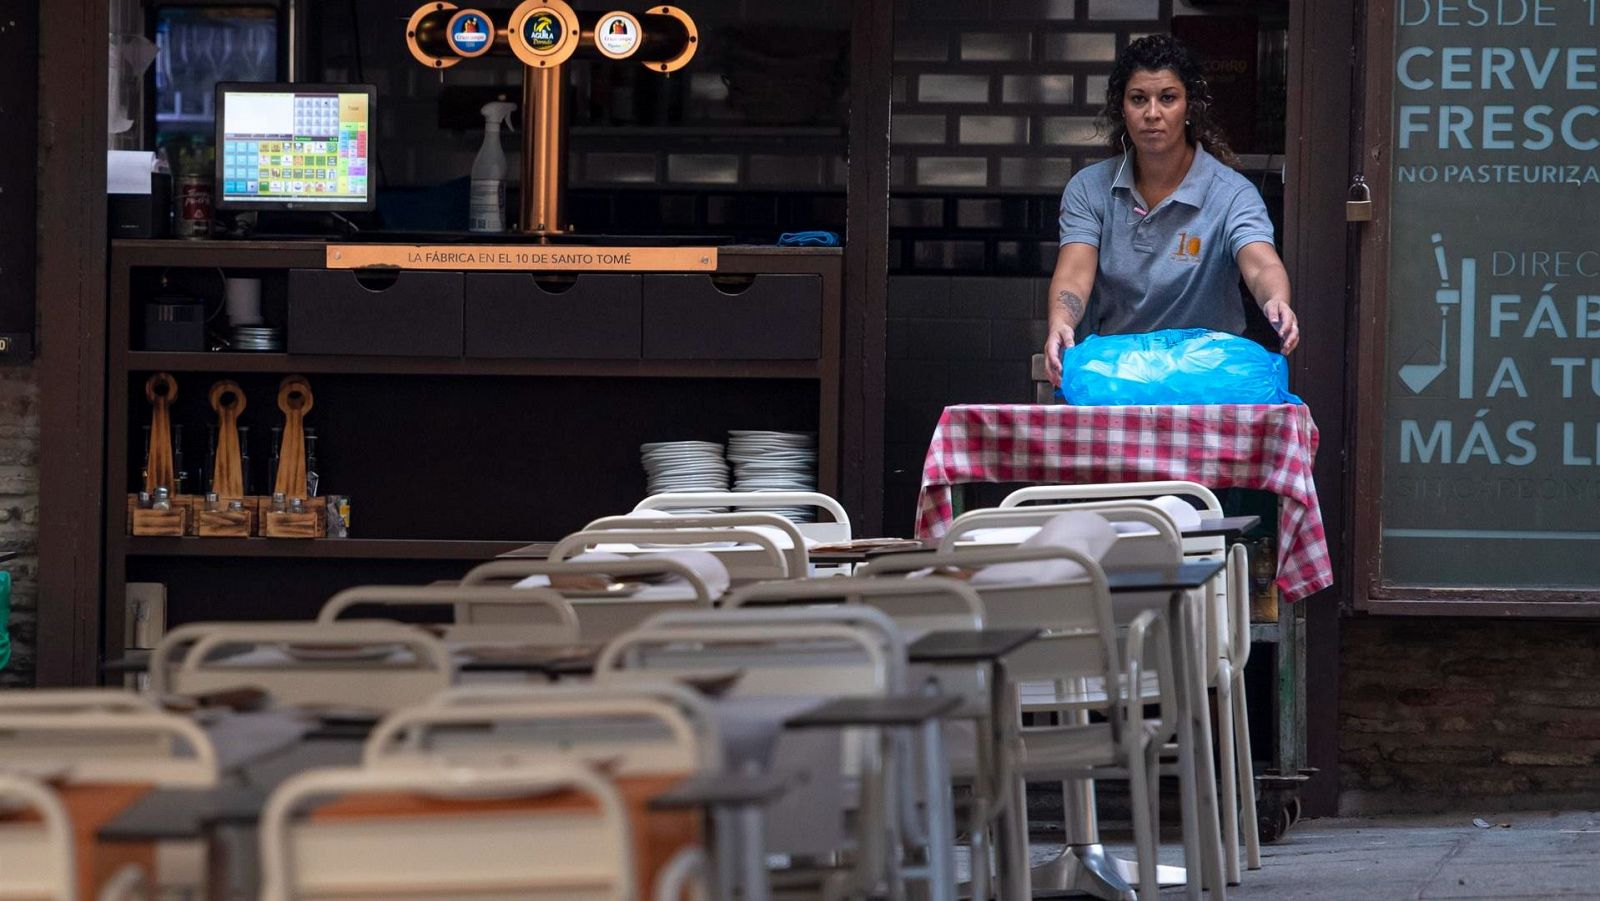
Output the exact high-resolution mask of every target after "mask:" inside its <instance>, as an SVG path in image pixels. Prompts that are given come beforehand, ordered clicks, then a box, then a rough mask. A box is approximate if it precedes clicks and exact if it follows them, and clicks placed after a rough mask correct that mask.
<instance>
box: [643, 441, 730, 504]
mask: <svg viewBox="0 0 1600 901" xmlns="http://www.w3.org/2000/svg"><path fill="white" fill-rule="evenodd" d="M639 457H640V460H641V461H642V462H643V463H644V471H645V490H646V491H647V492H648V493H650V494H664V493H667V492H675V491H727V490H728V461H727V460H724V459H723V458H722V445H720V444H717V443H715V442H711V441H655V442H651V443H649V444H641V445H639ZM674 512H677V513H720V512H724V511H721V510H710V509H707V510H678V511H674Z"/></svg>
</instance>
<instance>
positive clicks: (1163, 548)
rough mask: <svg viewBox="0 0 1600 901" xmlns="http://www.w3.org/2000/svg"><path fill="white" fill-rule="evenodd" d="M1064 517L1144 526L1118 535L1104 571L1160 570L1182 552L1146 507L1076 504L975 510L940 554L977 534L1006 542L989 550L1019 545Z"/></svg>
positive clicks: (1167, 519)
mask: <svg viewBox="0 0 1600 901" xmlns="http://www.w3.org/2000/svg"><path fill="white" fill-rule="evenodd" d="M1064 513H1093V514H1095V515H1097V516H1100V517H1103V518H1104V519H1105V520H1106V521H1108V522H1110V523H1112V524H1113V525H1114V526H1115V525H1116V524H1117V523H1135V524H1138V525H1142V526H1144V528H1143V529H1140V530H1138V531H1136V532H1131V533H1129V532H1120V533H1119V535H1118V537H1117V541H1116V542H1115V543H1114V544H1113V545H1112V546H1111V549H1110V550H1109V551H1107V552H1106V555H1105V556H1104V557H1102V558H1101V560H1100V563H1101V567H1102V568H1108V567H1109V568H1115V567H1132V566H1164V565H1168V564H1171V563H1172V562H1174V557H1175V556H1176V554H1177V553H1179V552H1181V550H1182V548H1183V541H1184V539H1183V536H1182V534H1181V533H1180V532H1179V531H1178V528H1177V525H1176V524H1175V523H1173V521H1172V517H1171V516H1170V515H1168V514H1167V512H1166V511H1165V510H1163V509H1161V508H1160V507H1158V506H1156V505H1155V504H1153V503H1151V502H1149V501H1143V500H1120V501H1092V502H1083V503H1077V504H1052V505H1048V506H1039V507H1007V508H1000V507H995V508H989V509H985V510H973V511H970V512H968V513H964V514H962V515H961V516H960V517H958V518H957V519H956V520H955V521H954V522H952V523H951V524H950V529H949V531H947V532H946V533H945V535H944V537H943V538H941V539H940V540H939V550H940V551H944V552H948V551H952V550H955V549H957V548H960V547H963V546H967V547H971V546H975V545H969V544H968V543H967V542H968V541H969V540H971V539H973V538H974V537H975V536H979V535H980V534H981V533H984V532H988V531H990V530H995V531H998V532H1002V533H1003V534H1002V535H1001V536H1000V537H1002V538H1005V539H1008V540H1004V541H1000V542H997V543H995V544H991V545H988V546H999V547H1004V546H1007V545H1017V544H1021V543H1022V542H1023V540H1025V539H1026V538H1027V537H1031V535H1032V534H1034V533H1036V532H1037V531H1038V530H1039V529H1040V528H1042V527H1043V526H1044V525H1045V524H1046V523H1048V522H1050V521H1051V520H1053V519H1055V518H1056V517H1057V516H1060V515H1062V514H1064Z"/></svg>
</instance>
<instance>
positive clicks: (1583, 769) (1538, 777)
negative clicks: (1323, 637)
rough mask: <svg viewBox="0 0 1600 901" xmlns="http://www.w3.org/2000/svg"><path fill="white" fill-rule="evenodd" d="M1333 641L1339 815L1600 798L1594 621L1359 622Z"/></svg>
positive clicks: (1599, 665)
mask: <svg viewBox="0 0 1600 901" xmlns="http://www.w3.org/2000/svg"><path fill="white" fill-rule="evenodd" d="M1340 638H1341V642H1342V645H1343V647H1342V648H1341V652H1340V653H1341V655H1342V663H1341V668H1340V676H1341V685H1340V702H1339V763H1340V767H1339V769H1340V773H1339V782H1340V790H1341V792H1342V795H1341V799H1340V806H1341V808H1342V809H1343V810H1344V811H1345V812H1348V813H1372V812H1382V811H1424V810H1430V809H1436V810H1463V809H1470V808H1472V807H1474V806H1476V807H1477V808H1478V809H1481V810H1485V811H1490V812H1492V811H1494V810H1504V809H1511V808H1521V809H1534V808H1567V809H1571V808H1574V807H1586V806H1594V805H1596V804H1600V766H1597V764H1600V654H1596V653H1595V648H1596V647H1597V646H1600V624H1593V623H1588V622H1520V621H1513V622H1507V621H1488V620H1440V619H1432V618H1427V619H1423V618H1415V619H1407V618H1380V617H1358V618H1353V619H1348V620H1346V621H1345V623H1344V624H1343V627H1342V629H1341V632H1340Z"/></svg>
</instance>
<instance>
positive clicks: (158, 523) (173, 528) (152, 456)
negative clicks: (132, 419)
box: [128, 372, 194, 537]
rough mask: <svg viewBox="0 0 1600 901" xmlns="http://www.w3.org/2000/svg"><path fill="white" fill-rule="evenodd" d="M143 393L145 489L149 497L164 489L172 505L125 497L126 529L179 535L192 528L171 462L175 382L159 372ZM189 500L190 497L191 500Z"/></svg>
mask: <svg viewBox="0 0 1600 901" xmlns="http://www.w3.org/2000/svg"><path fill="white" fill-rule="evenodd" d="M144 396H145V398H146V399H148V400H149V401H150V446H149V448H148V449H147V451H146V453H147V456H148V462H147V463H146V465H145V476H144V490H145V492H146V493H148V494H149V495H150V496H151V497H154V496H155V493H156V489H157V488H165V489H167V492H168V494H169V496H170V499H171V502H172V507H171V509H169V510H153V509H144V508H141V507H140V506H139V497H138V495H137V494H135V495H130V496H129V499H128V505H129V513H128V531H129V533H131V534H133V535H149V536H159V537H182V536H184V535H188V534H191V530H192V529H193V527H194V517H193V515H192V510H191V503H190V501H188V500H185V499H184V498H180V497H178V479H177V473H176V472H175V467H174V466H173V461H172V416H171V413H170V410H169V408H170V405H171V404H172V402H173V401H175V400H177V399H178V382H177V381H176V380H175V379H173V377H172V375H171V374H170V373H166V372H158V373H156V374H155V375H152V376H150V378H149V379H148V380H146V381H145V383H144ZM190 500H192V499H190Z"/></svg>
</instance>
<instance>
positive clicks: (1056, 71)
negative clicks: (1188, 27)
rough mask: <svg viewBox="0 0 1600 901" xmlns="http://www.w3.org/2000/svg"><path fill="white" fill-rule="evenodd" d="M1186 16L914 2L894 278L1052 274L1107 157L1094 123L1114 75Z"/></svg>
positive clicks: (901, 105)
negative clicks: (1122, 55)
mask: <svg viewBox="0 0 1600 901" xmlns="http://www.w3.org/2000/svg"><path fill="white" fill-rule="evenodd" d="M1173 3H1174V0H979V2H961V3H956V2H938V0H935V2H924V0H905V2H902V3H900V4H899V6H898V8H897V18H896V22H895V50H894V54H895V64H894V71H895V77H894V114H893V122H892V126H891V136H892V139H893V153H892V155H891V160H890V180H891V184H892V187H893V192H894V196H893V197H892V198H891V200H890V228H891V235H892V243H891V246H890V253H889V257H890V265H891V268H892V269H893V270H894V271H897V272H962V273H1006V274H1020V275H1037V274H1042V273H1047V272H1048V271H1049V268H1050V266H1051V265H1052V264H1053V263H1054V261H1055V240H1054V237H1055V227H1056V226H1055V223H1056V206H1057V202H1058V198H1059V197H1060V196H1061V189H1062V188H1063V187H1064V186H1065V185H1066V183H1067V180H1068V179H1069V178H1071V176H1072V173H1073V172H1075V171H1077V170H1078V169H1080V168H1082V167H1083V166H1085V165H1087V164H1089V163H1092V162H1094V161H1096V160H1099V159H1103V158H1104V157H1105V156H1106V155H1107V152H1106V150H1105V147H1104V146H1103V141H1102V139H1101V138H1100V136H1099V135H1098V134H1096V131H1095V124H1094V118H1095V115H1096V113H1097V112H1098V110H1099V108H1100V106H1101V104H1102V103H1103V102H1104V98H1105V91H1106V81H1107V79H1108V77H1109V75H1110V71H1111V66H1112V63H1113V62H1114V61H1115V59H1116V55H1117V53H1118V52H1119V51H1120V50H1121V49H1122V48H1123V47H1125V46H1126V45H1127V43H1128V41H1130V40H1132V39H1134V38H1136V37H1138V36H1140V35H1143V34H1147V33H1150V32H1154V31H1162V30H1165V29H1166V27H1167V23H1168V22H1169V21H1170V19H1171V16H1172V12H1173Z"/></svg>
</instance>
